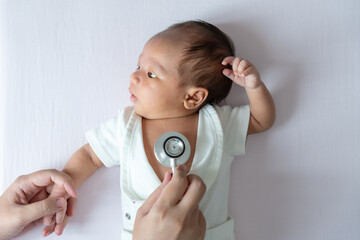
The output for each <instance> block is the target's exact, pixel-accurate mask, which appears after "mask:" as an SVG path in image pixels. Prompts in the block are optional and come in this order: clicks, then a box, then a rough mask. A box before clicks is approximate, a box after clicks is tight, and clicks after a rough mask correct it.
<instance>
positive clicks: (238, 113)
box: [215, 105, 250, 156]
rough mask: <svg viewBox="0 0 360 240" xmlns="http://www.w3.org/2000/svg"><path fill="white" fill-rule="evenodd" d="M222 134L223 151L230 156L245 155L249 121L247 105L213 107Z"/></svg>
mask: <svg viewBox="0 0 360 240" xmlns="http://www.w3.org/2000/svg"><path fill="white" fill-rule="evenodd" d="M215 110H216V112H217V113H218V116H219V118H220V122H221V125H222V128H223V132H224V151H226V152H227V153H228V154H229V155H231V156H237V155H243V154H245V147H246V139H247V131H248V127H249V120H250V107H249V105H246V106H240V107H231V106H228V105H225V106H215Z"/></svg>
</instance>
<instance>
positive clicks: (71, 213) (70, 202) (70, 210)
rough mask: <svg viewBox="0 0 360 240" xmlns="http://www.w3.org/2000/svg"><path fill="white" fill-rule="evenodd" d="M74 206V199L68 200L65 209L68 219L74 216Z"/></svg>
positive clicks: (75, 202) (75, 201)
mask: <svg viewBox="0 0 360 240" xmlns="http://www.w3.org/2000/svg"><path fill="white" fill-rule="evenodd" d="M76 204H77V200H76V198H69V199H68V207H67V210H66V215H68V216H69V217H72V216H74V213H75V209H76Z"/></svg>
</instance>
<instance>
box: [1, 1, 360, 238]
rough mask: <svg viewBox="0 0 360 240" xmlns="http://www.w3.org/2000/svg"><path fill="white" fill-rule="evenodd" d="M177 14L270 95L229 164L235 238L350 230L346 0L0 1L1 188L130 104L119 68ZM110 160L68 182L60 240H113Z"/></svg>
mask: <svg viewBox="0 0 360 240" xmlns="http://www.w3.org/2000/svg"><path fill="white" fill-rule="evenodd" d="M188 19H204V20H206V21H209V22H211V23H214V24H215V25H217V26H218V27H220V28H221V29H223V30H224V31H225V32H226V33H228V34H229V35H230V36H231V37H232V38H233V40H234V43H235V45H236V47H237V52H236V53H237V55H239V56H241V57H244V58H247V59H249V60H250V61H252V62H253V63H254V64H255V65H256V67H257V68H258V69H259V71H260V74H261V76H262V79H263V81H264V82H265V83H266V85H267V86H268V88H269V90H270V91H271V93H272V94H273V96H274V99H275V103H276V106H277V121H276V123H275V125H274V127H273V128H272V129H271V130H269V131H268V132H266V133H262V134H259V135H254V136H250V137H249V139H248V147H247V153H246V155H245V156H243V157H242V158H241V159H238V160H240V161H234V163H233V165H232V167H231V183H230V189H231V191H230V192H231V193H230V198H229V212H230V214H231V215H232V216H233V217H234V221H235V235H236V237H237V239H240V240H251V239H256V240H303V239H327V240H338V239H345V240H346V239H349V240H353V239H360V230H359V229H360V227H359V226H360V220H359V219H360V206H359V203H360V187H359V182H360V165H359V164H360V161H359V159H360V148H359V146H360V125H359V122H360V108H359V102H360V94H359V92H360V81H359V76H360V68H359V66H360V45H359V42H360V1H358V0H344V1H338V0H329V1H325V0H320V1H310V0H304V1H295V0H289V1H285V0H272V1H266V0H240V1H239V0H229V1H220V0H198V1H192V0H183V1H168V0H158V1H140V0H134V1H123V0H119V1H118V0H105V1H98V0H86V1H84V0H78V1H75V0H69V1H53V0H29V1H20V0H2V1H0V158H1V159H0V184H1V183H2V184H1V185H2V189H4V187H5V186H8V185H9V184H10V183H11V182H12V181H13V180H14V179H15V178H16V177H17V176H18V175H20V174H25V173H29V172H32V171H36V170H39V169H44V168H61V167H62V166H63V165H64V164H65V162H66V161H67V160H68V158H69V156H70V155H71V154H72V153H73V152H74V151H75V150H76V149H77V148H79V147H80V146H81V145H82V144H84V143H85V138H84V133H85V131H86V130H87V129H90V128H92V127H95V126H97V125H98V124H100V123H101V122H103V121H105V120H106V119H108V118H110V117H112V116H113V115H114V113H116V111H117V109H120V108H123V107H125V106H127V105H129V104H130V101H129V95H128V92H127V88H128V79H129V75H130V74H131V72H132V71H133V70H134V69H135V68H136V63H137V58H138V55H139V53H140V52H141V49H142V47H143V45H144V43H145V42H146V41H147V39H148V38H149V37H151V36H152V35H153V34H155V33H157V32H159V31H161V30H162V29H164V28H165V27H167V26H169V25H170V24H172V23H175V22H178V21H182V20H188ZM227 103H229V104H230V105H244V104H246V97H245V96H244V92H243V90H242V89H241V88H240V87H237V86H234V87H233V90H232V91H231V93H230V96H229V98H228V99H227ZM118 171H119V169H118V168H117V167H115V168H111V169H102V170H101V171H100V172H98V173H96V175H95V176H94V177H92V178H91V179H90V180H89V182H87V183H85V185H84V186H82V187H81V189H80V199H79V205H78V208H77V212H76V216H75V217H73V218H72V219H70V223H69V225H68V227H67V228H66V230H65V232H64V235H63V236H62V237H61V238H62V239H67V240H75V239H76V240H81V239H86V240H92V239H94V240H95V239H96V240H98V239H119V237H120V229H119V228H118V226H119V225H121V220H120V218H119V216H120V215H121V209H120V206H118V202H119V201H120V197H119V198H118V197H117V196H119V195H120V190H119V186H118V185H117V184H114V185H109V183H110V182H112V181H113V179H115V178H117V177H118ZM99 202H101V204H99ZM40 232H41V227H36V228H35V229H33V230H32V231H30V232H28V233H26V234H25V235H23V236H22V237H19V238H18V239H21V240H22V239H26V240H28V239H35V240H37V239H43V237H42V236H40ZM47 239H59V237H57V236H49V237H47Z"/></svg>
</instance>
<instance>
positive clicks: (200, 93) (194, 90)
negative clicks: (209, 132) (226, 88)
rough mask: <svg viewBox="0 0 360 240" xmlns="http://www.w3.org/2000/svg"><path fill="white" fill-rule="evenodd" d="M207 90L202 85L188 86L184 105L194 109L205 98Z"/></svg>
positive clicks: (207, 93)
mask: <svg viewBox="0 0 360 240" xmlns="http://www.w3.org/2000/svg"><path fill="white" fill-rule="evenodd" d="M208 95H209V91H208V90H207V89H206V88H203V87H190V88H189V89H188V91H187V94H186V97H185V100H184V107H185V108H186V109H188V110H192V109H196V108H198V107H200V106H201V104H202V103H203V102H204V101H205V100H206V98H207V96H208Z"/></svg>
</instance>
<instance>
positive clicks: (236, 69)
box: [232, 58, 241, 73]
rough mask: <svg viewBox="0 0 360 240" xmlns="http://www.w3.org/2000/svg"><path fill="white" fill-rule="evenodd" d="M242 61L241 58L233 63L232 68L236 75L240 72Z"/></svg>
mask: <svg viewBox="0 0 360 240" xmlns="http://www.w3.org/2000/svg"><path fill="white" fill-rule="evenodd" d="M240 61H241V58H235V59H234V61H233V63H232V68H233V71H234V72H235V73H237V72H238V71H239V63H240Z"/></svg>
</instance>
